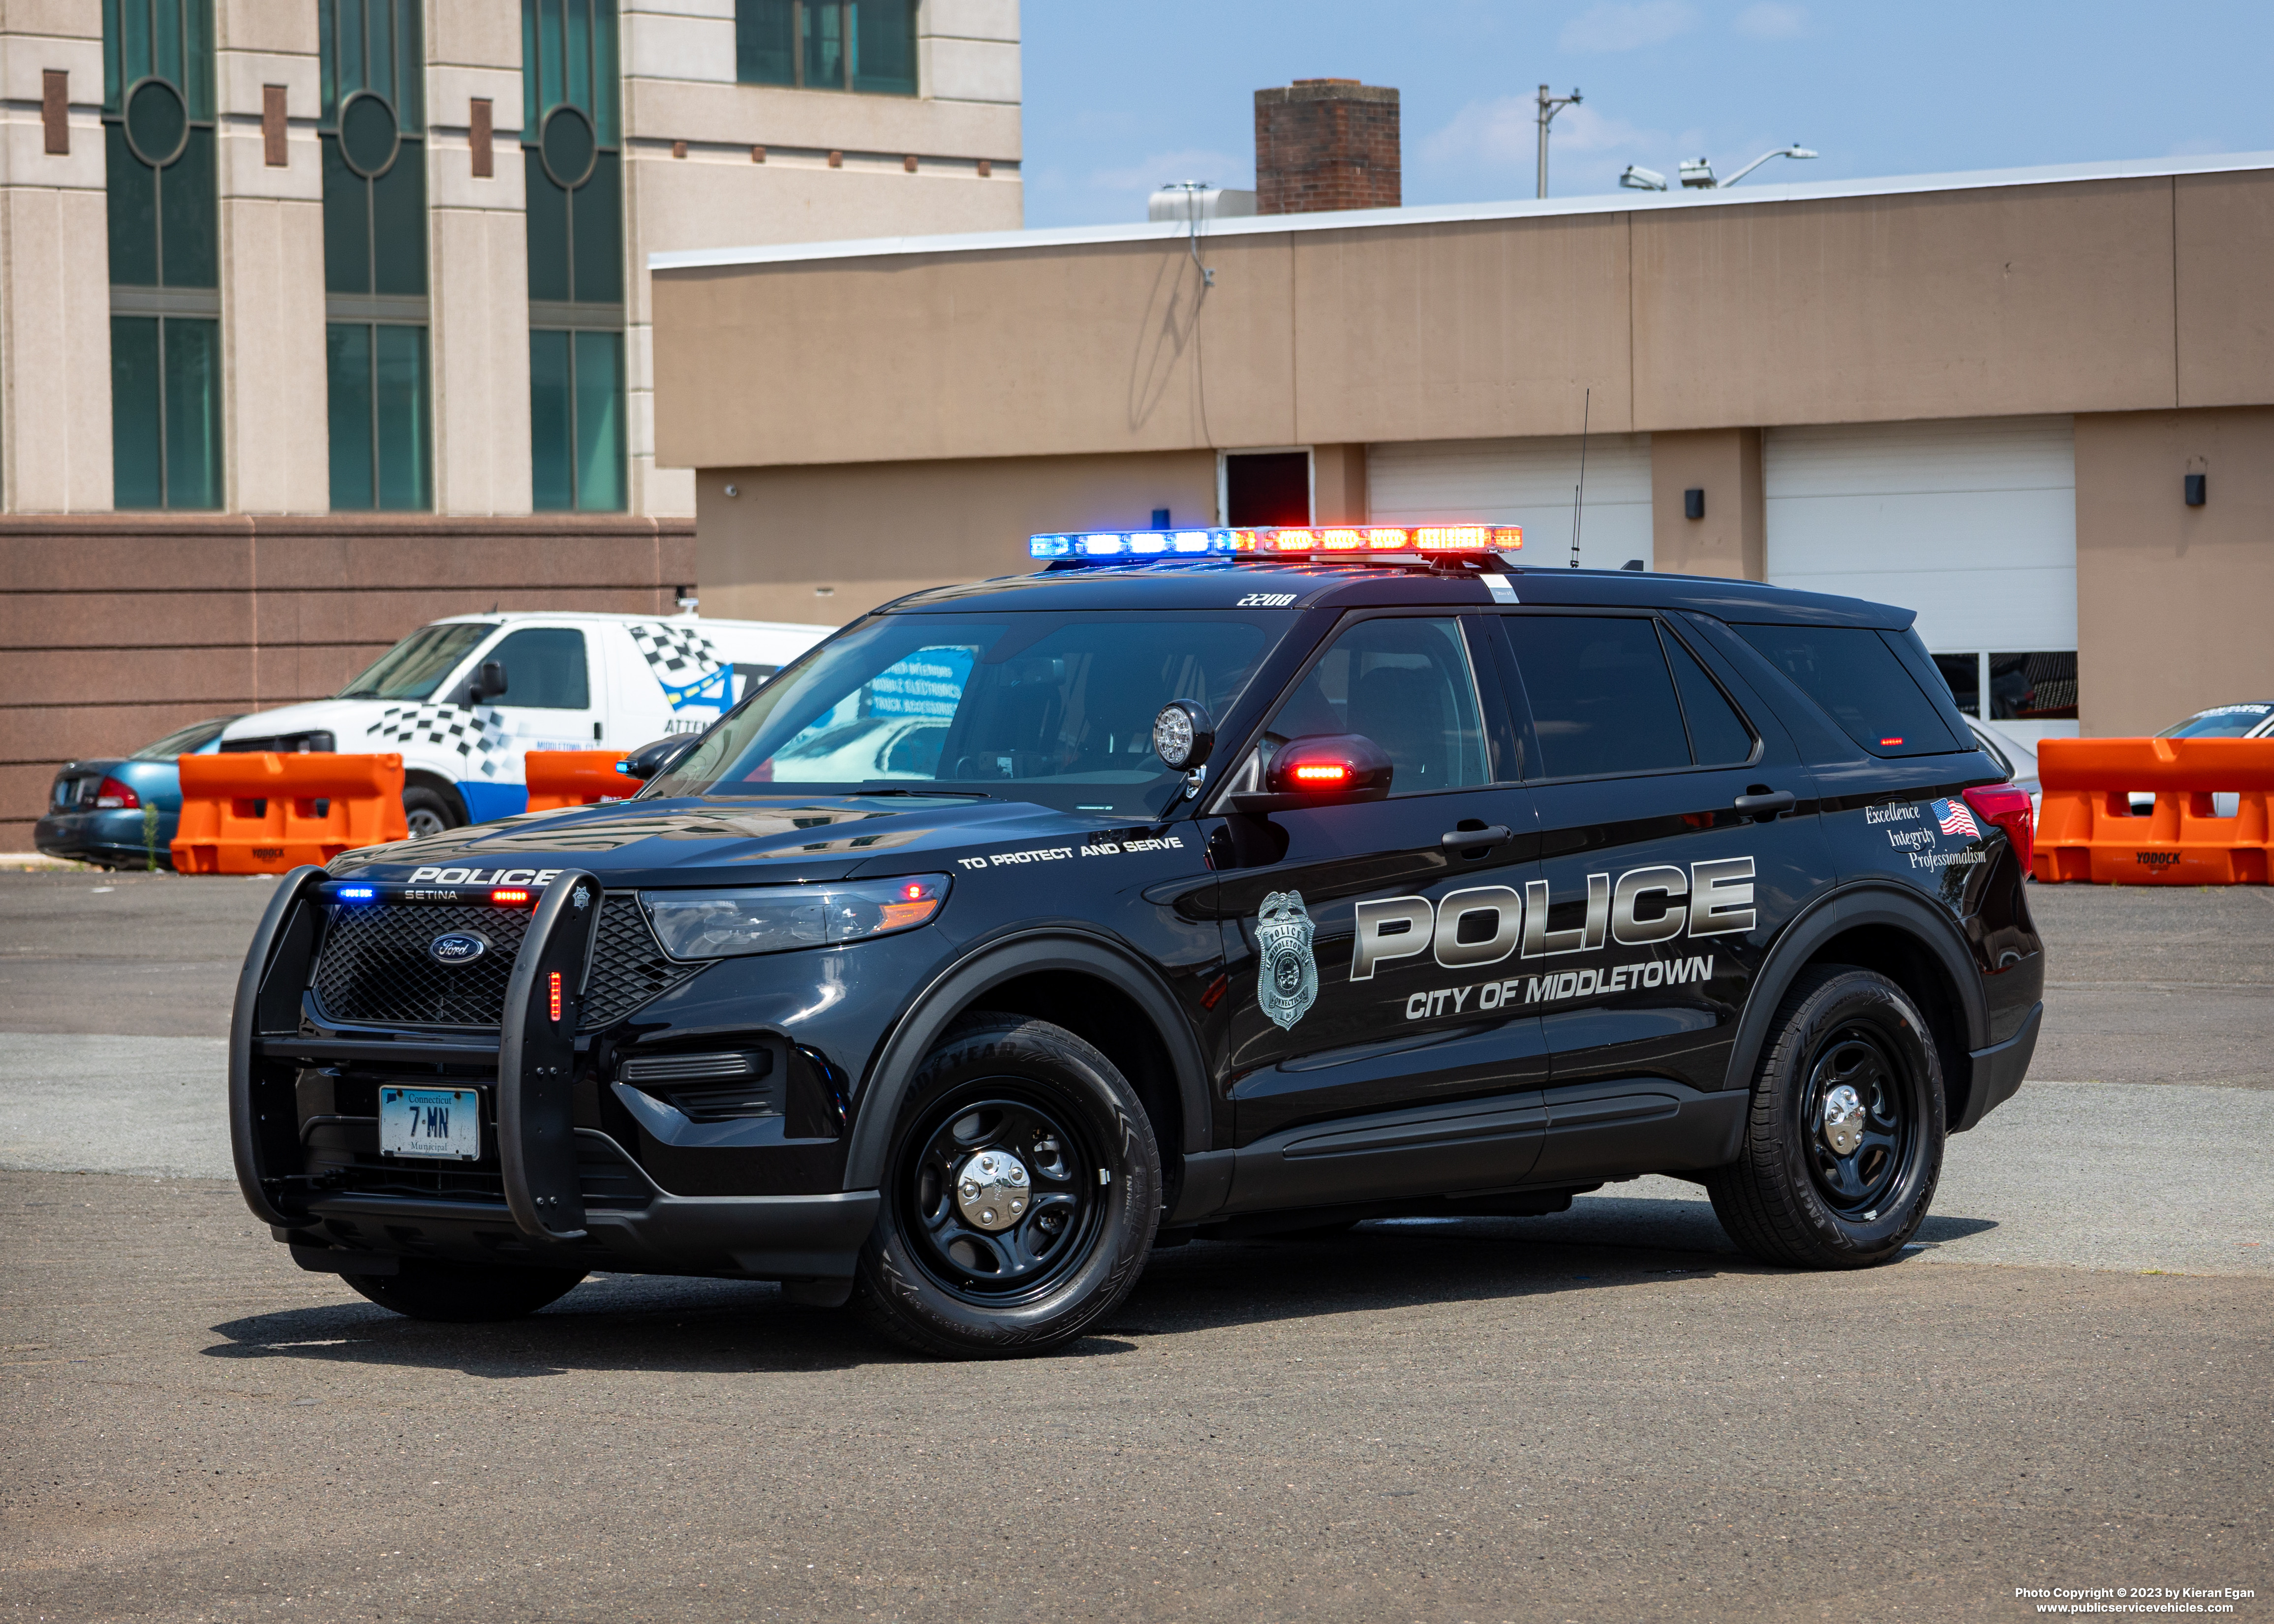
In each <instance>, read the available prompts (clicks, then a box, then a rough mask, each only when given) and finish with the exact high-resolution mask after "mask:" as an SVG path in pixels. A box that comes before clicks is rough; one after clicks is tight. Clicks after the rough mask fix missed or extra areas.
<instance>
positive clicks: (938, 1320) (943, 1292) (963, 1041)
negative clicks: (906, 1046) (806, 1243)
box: [853, 1014, 1161, 1358]
mask: <svg viewBox="0 0 2274 1624" xmlns="http://www.w3.org/2000/svg"><path fill="white" fill-rule="evenodd" d="M884 1197H885V1199H884V1206H883V1210H882V1211H881V1212H880V1213H879V1214H878V1215H877V1226H876V1229H874V1230H873V1231H872V1232H871V1234H870V1238H869V1241H868V1244H866V1245H865V1246H864V1247H863V1248H862V1254H861V1262H860V1267H859V1271H858V1274H857V1275H856V1277H855V1282H854V1297H853V1300H854V1304H855V1307H856V1309H857V1310H858V1312H860V1313H861V1315H862V1318H863V1319H866V1320H867V1321H868V1322H869V1323H870V1325H871V1326H872V1327H875V1328H876V1329H877V1330H879V1331H881V1332H882V1333H884V1334H885V1335H887V1336H890V1337H892V1339H893V1340H895V1341H897V1342H900V1343H902V1344H903V1345H905V1346H907V1347H910V1348H914V1349H916V1350H919V1351H921V1352H924V1353H930V1354H937V1355H943V1356H946V1357H960V1358H970V1357H1002V1356H1005V1355H1011V1354H1022V1353H1033V1352H1039V1351H1041V1350H1044V1349H1047V1348H1051V1347H1055V1346H1057V1345H1058V1344H1059V1343H1062V1342H1068V1341H1071V1340H1072V1339H1073V1338H1074V1337H1076V1336H1079V1335H1082V1333H1083V1332H1085V1331H1086V1330H1088V1328H1089V1327H1091V1326H1093V1325H1095V1324H1096V1322H1097V1321H1098V1320H1099V1319H1101V1318H1102V1317H1103V1316H1104V1315H1105V1314H1107V1313H1109V1312H1111V1311H1112V1309H1113V1307H1114V1305H1115V1304H1118V1303H1119V1302H1120V1301H1121V1299H1122V1298H1123V1297H1125V1296H1126V1295H1127V1294H1128V1292H1129V1289H1130V1288H1131V1287H1133V1286H1134V1285H1135V1284H1136V1282H1137V1276H1138V1274H1139V1273H1140V1272H1141V1270H1142V1269H1143V1267H1144V1264H1145V1259H1146V1257H1147V1254H1148V1252H1150V1250H1151V1247H1152V1243H1153V1233H1154V1229H1155V1228H1156V1226H1157V1225H1158V1223H1159V1222H1160V1204H1161V1163H1160V1153H1159V1150H1158V1149H1157V1147H1156V1145H1155V1143H1154V1139H1153V1130H1152V1124H1150V1122H1149V1121H1148V1119H1147V1117H1146V1115H1145V1110H1144V1107H1143V1105H1142V1104H1141V1102H1140V1101H1138V1099H1137V1096H1136V1092H1135V1091H1134V1090H1133V1089H1132V1088H1131V1087H1130V1086H1129V1083H1128V1080H1127V1079H1125V1078H1124V1077H1123V1076H1122V1075H1121V1073H1120V1071H1118V1070H1117V1069H1116V1068H1115V1066H1114V1065H1113V1063H1112V1062H1111V1061H1110V1060H1108V1059H1106V1057H1105V1056H1103V1055H1102V1054H1100V1053H1099V1052H1098V1051H1097V1050H1096V1049H1094V1048H1092V1047H1091V1046H1090V1045H1089V1044H1088V1043H1086V1042H1084V1041H1082V1040H1081V1039H1080V1038H1078V1037H1076V1036H1075V1035H1074V1034H1073V1033H1071V1032H1068V1031H1066V1030H1065V1029H1064V1028H1063V1027H1060V1026H1052V1025H1050V1023H1048V1022H1046V1021H1041V1020H1035V1019H1028V1018H1027V1017H1024V1016H1018V1015H1005V1014H981V1015H975V1016H971V1017H968V1018H967V1019H964V1020H962V1021H960V1022H959V1023H958V1024H957V1026H955V1027H954V1028H953V1029H952V1030H951V1031H950V1032H949V1034H947V1036H946V1037H945V1038H944V1039H942V1040H941V1041H940V1044H939V1046H938V1047H937V1049H934V1050H933V1051H932V1052H931V1054H930V1056H926V1058H925V1061H924V1064H923V1065H922V1069H921V1070H920V1071H918V1072H917V1074H916V1076H915V1079H913V1080H912V1081H911V1083H910V1085H909V1089H908V1094H907V1101H906V1104H905V1106H904V1108H903V1110H902V1113H901V1116H900V1131H899V1132H898V1133H897V1134H896V1135H895V1137H894V1140H893V1145H892V1154H891V1157H890V1159H889V1161H888V1162H887V1164H886V1171H885V1180H884Z"/></svg>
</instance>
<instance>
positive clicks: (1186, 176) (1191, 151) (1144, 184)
mask: <svg viewBox="0 0 2274 1624" xmlns="http://www.w3.org/2000/svg"><path fill="white" fill-rule="evenodd" d="M1253 171H1254V159H1253V158H1235V157H1232V156H1231V155H1230V154H1225V153H1220V152H1214V151H1210V150H1209V149H1207V148H1204V147H1186V148H1185V149H1184V150H1183V151H1180V152H1164V153H1153V154H1149V155H1148V156H1147V157H1144V158H1141V159H1140V160H1139V161H1138V162H1135V163H1133V164H1129V165H1127V166H1126V167H1124V168H1120V169H1092V170H1091V171H1090V173H1089V184H1091V185H1093V186H1096V187H1099V188H1102V189H1103V190H1104V191H1108V192H1145V193H1147V194H1148V195H1150V194H1151V193H1152V192H1154V191H1155V190H1156V189H1157V188H1159V187H1161V186H1163V185H1165V184H1168V183H1169V182H1171V181H1174V180H1204V181H1206V182H1208V183H1209V184H1210V185H1212V186H1236V187H1246V186H1250V185H1253V184H1254V182H1253V181H1252V180H1251V179H1250V178H1248V177H1249V176H1250V175H1251V174H1252V173H1253Z"/></svg>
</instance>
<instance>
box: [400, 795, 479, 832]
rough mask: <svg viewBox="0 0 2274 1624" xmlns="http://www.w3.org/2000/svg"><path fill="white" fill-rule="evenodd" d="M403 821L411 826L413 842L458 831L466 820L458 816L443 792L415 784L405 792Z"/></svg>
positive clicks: (456, 810)
mask: <svg viewBox="0 0 2274 1624" xmlns="http://www.w3.org/2000/svg"><path fill="white" fill-rule="evenodd" d="M465 821H466V820H465V819H464V818H463V817H460V816H458V808H456V807H454V806H452V805H451V804H450V798H449V797H448V795H445V794H444V793H442V792H441V791H440V790H435V789H429V788H427V787H426V786H425V785H423V784H414V785H412V786H410V787H409V788H408V789H406V790H404V791H403V823H405V824H406V825H408V826H409V828H410V838H412V839H413V840H423V839H425V838H426V837H427V836H428V835H439V834H440V833H441V832H442V831H444V830H446V829H456V828H457V827H458V826H459V825H460V824H462V823H464V822H465Z"/></svg>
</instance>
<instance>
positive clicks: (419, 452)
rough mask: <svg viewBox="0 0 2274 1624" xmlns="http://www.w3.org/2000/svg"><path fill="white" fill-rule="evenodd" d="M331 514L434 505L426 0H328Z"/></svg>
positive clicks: (323, 135) (325, 115)
mask: <svg viewBox="0 0 2274 1624" xmlns="http://www.w3.org/2000/svg"><path fill="white" fill-rule="evenodd" d="M316 16H317V30H318V34H319V36H320V45H321V55H322V71H323V97H322V106H321V109H320V116H319V118H318V123H317V139H319V141H320V142H321V144H322V147H323V157H324V305H325V311H324V313H325V317H326V325H325V334H324V338H325V342H324V355H325V363H326V368H327V372H328V377H329V400H330V410H331V447H332V458H331V461H332V507H333V508H335V509H343V508H390V509H397V510H400V509H404V508H428V507H431V506H433V471H432V470H433V459H432V453H431V450H430V441H431V438H432V435H431V425H430V421H429V415H428V410H427V401H428V399H429V390H430V388H431V380H430V377H429V374H428V365H427V341H426V332H427V326H428V321H429V307H428V305H427V287H426V164H425V109H424V106H423V104H422V101H421V97H420V90H419V85H420V79H421V78H422V75H423V72H424V69H425V56H424V53H423V52H422V51H421V49H420V41H419V4H418V0H317V4H316Z"/></svg>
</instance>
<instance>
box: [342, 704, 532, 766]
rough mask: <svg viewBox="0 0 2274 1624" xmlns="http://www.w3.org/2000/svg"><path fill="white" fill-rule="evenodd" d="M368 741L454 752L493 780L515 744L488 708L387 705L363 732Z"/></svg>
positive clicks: (509, 762)
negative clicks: (370, 739) (376, 740)
mask: <svg viewBox="0 0 2274 1624" xmlns="http://www.w3.org/2000/svg"><path fill="white" fill-rule="evenodd" d="M364 731H365V736H366V737H368V738H373V739H378V740H380V741H384V742H386V743H388V744H398V745H402V744H407V745H433V746H437V747H439V748H442V749H444V750H451V751H456V753H457V755H458V756H459V757H460V758H461V759H462V760H463V762H464V763H466V765H467V766H468V767H469V768H471V770H472V771H475V772H478V773H479V774H480V775H481V776H482V777H483V778H496V777H497V776H498V769H499V768H500V767H501V766H509V765H510V764H511V763H512V759H513V756H514V754H515V741H514V739H513V736H512V733H511V732H510V731H509V730H508V728H507V727H506V726H505V722H504V718H502V717H501V716H499V715H498V713H497V711H496V710H495V709H493V707H491V706H488V705H478V706H476V707H474V708H473V709H472V710H468V709H467V708H466V707H465V706H463V705H437V704H424V705H390V706H388V708H387V709H386V710H385V711H381V712H380V718H379V720H377V721H376V722H373V724H372V725H371V726H369V727H368V728H366V729H365V730H364Z"/></svg>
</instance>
